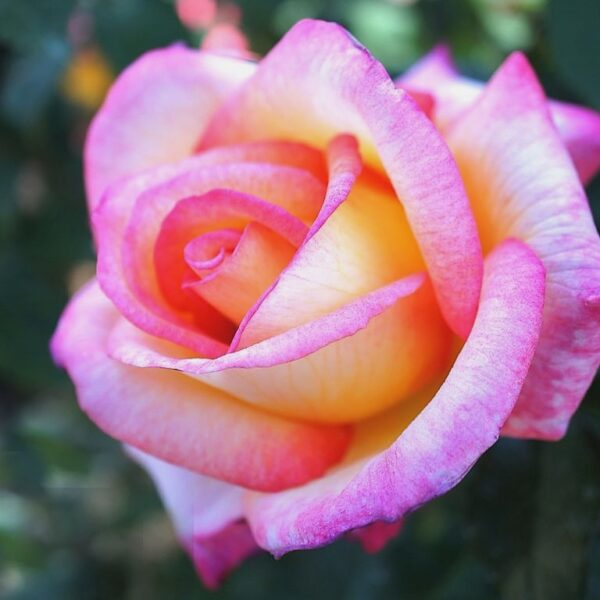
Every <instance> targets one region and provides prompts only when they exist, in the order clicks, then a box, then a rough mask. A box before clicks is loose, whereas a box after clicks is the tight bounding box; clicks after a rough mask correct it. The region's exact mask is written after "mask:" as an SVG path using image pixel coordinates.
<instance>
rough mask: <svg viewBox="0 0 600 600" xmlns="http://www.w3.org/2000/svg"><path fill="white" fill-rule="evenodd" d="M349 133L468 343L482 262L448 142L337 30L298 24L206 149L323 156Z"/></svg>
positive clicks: (233, 102)
mask: <svg viewBox="0 0 600 600" xmlns="http://www.w3.org/2000/svg"><path fill="white" fill-rule="evenodd" d="M337 133H351V134H353V135H355V136H356V137H357V139H358V140H359V142H360V144H361V152H362V154H363V156H364V157H365V160H366V161H367V163H369V164H370V165H371V166H375V167H379V166H380V164H381V163H383V165H384V167H385V170H386V172H387V175H388V176H389V178H390V180H391V182H392V184H393V186H394V189H395V190H396V193H397V196H398V198H399V199H400V200H401V202H402V203H403V205H404V208H405V209H406V214H407V217H408V220H409V222H410V224H411V227H412V230H413V232H414V233H415V237H416V239H417V241H418V243H419V245H420V247H421V251H422V253H423V257H424V259H425V262H426V263H427V267H428V271H429V273H430V275H431V277H432V280H433V283H434V286H435V290H436V294H437V296H438V299H439V301H440V305H441V307H442V311H443V314H444V316H445V317H446V319H447V321H448V323H449V324H450V326H451V327H452V329H453V330H454V331H456V332H457V333H458V334H459V335H461V336H463V337H464V336H466V335H467V333H468V331H469V329H470V327H471V324H472V322H473V318H474V316H475V312H476V310H477V303H478V300H479V293H480V287H481V276H482V257H481V248H480V245H479V239H478V237H477V230H476V226H475V223H474V220H473V216H472V214H471V212H470V209H469V206H468V201H467V199H466V196H465V193H464V189H463V186H462V182H461V180H460V176H459V173H458V171H457V169H456V166H455V164H454V161H453V159H452V156H451V154H450V153H449V151H448V148H447V147H446V145H445V143H444V141H443V140H442V138H441V137H440V135H439V134H438V132H437V130H436V129H435V127H434V126H433V125H432V124H431V122H430V121H429V119H428V118H427V117H426V116H425V114H424V113H423V112H422V111H421V110H420V109H419V107H418V106H417V105H416V104H415V103H414V101H413V100H412V99H411V98H410V96H409V95H408V94H407V93H406V92H403V91H402V90H399V89H397V88H396V87H395V86H394V84H393V82H392V81H391V80H390V79H389V77H388V75H387V73H386V72H385V70H384V68H383V66H382V65H381V64H380V63H378V62H377V61H376V60H375V59H374V58H373V57H372V56H371V55H370V54H369V53H368V52H367V51H366V50H365V49H364V48H363V47H362V46H359V45H358V43H357V42H356V41H355V40H354V39H353V38H351V37H350V35H349V34H348V33H347V32H346V31H345V30H344V29H342V28H341V27H339V26H338V25H335V24H331V23H324V22H318V21H301V22H300V23H298V24H297V25H295V26H294V27H293V28H292V29H291V30H290V31H289V32H288V34H287V35H286V36H285V37H284V38H283V39H282V41H281V42H280V43H279V44H278V45H277V46H276V47H275V48H274V49H273V50H272V51H271V52H270V53H269V54H268V55H267V56H266V57H265V58H264V59H263V60H262V61H261V63H260V66H259V67H258V69H257V71H256V73H255V74H254V75H253V76H252V77H251V78H250V79H249V80H248V81H247V82H246V83H245V84H244V85H243V86H241V88H240V89H239V91H238V92H236V94H234V95H233V96H232V97H231V98H230V99H228V101H227V102H225V103H224V104H223V106H222V107H221V108H220V109H219V111H218V112H217V113H216V115H215V117H214V118H213V119H212V120H211V123H210V125H209V127H208V129H207V131H206V134H205V136H204V141H203V147H211V146H213V145H218V144H229V143H233V142H239V141H247V140H256V139H261V138H265V137H267V138H268V137H273V138H283V139H290V140H296V141H303V142H306V143H310V144H311V145H317V146H319V147H324V146H325V145H326V144H327V142H328V141H329V140H330V139H331V138H332V137H333V136H334V135H335V134H337Z"/></svg>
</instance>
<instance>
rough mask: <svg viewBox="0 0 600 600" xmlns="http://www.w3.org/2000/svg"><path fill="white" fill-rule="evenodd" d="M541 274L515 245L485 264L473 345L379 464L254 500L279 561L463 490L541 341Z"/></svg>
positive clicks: (259, 532) (255, 528)
mask: <svg viewBox="0 0 600 600" xmlns="http://www.w3.org/2000/svg"><path fill="white" fill-rule="evenodd" d="M543 298H544V270H543V267H542V265H541V263H540V262H539V260H538V259H537V258H536V256H535V255H534V254H533V252H531V251H530V250H529V249H528V248H527V247H526V246H525V245H524V244H522V243H520V242H517V241H508V242H505V243H504V244H502V245H501V246H500V247H499V248H497V249H496V250H495V251H494V252H493V253H492V254H491V255H490V256H489V257H488V258H487V260H486V275H485V279H484V284H483V289H482V296H481V303H480V306H479V311H478V313H477V319H476V321H475V324H474V326H473V330H472V332H471V335H470V336H469V338H468V339H467V341H466V342H465V345H464V347H463V348H462V350H461V352H460V354H459V356H458V358H457V360H456V362H455V364H454V366H453V367H452V370H451V371H450V374H449V375H448V377H447V379H446V380H445V382H444V383H443V385H442V386H441V388H440V389H439V390H438V392H437V394H435V396H434V397H433V399H432V400H431V401H430V402H429V403H428V404H427V406H426V407H425V408H424V409H423V410H422V411H421V412H420V413H419V414H418V415H417V416H416V418H414V420H413V421H412V422H410V424H407V426H406V425H405V429H404V430H399V431H398V432H397V435H398V437H397V440H396V441H395V442H394V443H393V444H392V445H391V446H390V447H389V448H387V449H386V450H383V451H381V452H380V453H379V454H377V455H375V456H374V457H372V458H370V459H369V458H367V459H363V460H362V461H358V462H355V463H350V464H347V463H346V462H344V464H343V465H341V466H340V467H339V468H336V469H334V470H333V471H331V472H330V473H328V474H327V475H326V476H324V477H323V478H321V479H318V480H315V481H312V482H310V483H308V484H305V485H304V486H301V487H298V488H295V489H293V490H286V491H283V492H280V493H277V494H252V495H251V496H250V497H249V498H248V499H247V502H246V506H247V510H246V514H247V518H248V521H249V523H250V526H251V528H252V532H253V534H254V536H255V538H256V540H257V542H258V544H259V545H260V546H261V547H263V548H265V549H267V550H269V551H270V552H272V553H273V554H275V555H276V556H280V555H282V554H284V553H285V552H288V551H290V550H296V549H302V548H312V547H315V546H319V545H322V544H326V543H328V542H331V541H332V540H333V539H335V538H336V537H338V536H340V535H341V534H343V533H345V532H347V531H350V530H353V529H356V528H357V527H363V526H365V525H368V524H370V523H372V522H374V521H387V522H392V521H397V520H398V519H399V518H401V517H402V516H403V515H405V514H406V513H407V512H408V511H410V510H413V509H415V508H417V507H418V506H420V505H422V504H423V503H424V502H426V501H428V500H430V499H432V498H434V497H436V496H438V495H440V494H442V493H444V492H446V491H447V490H449V489H450V488H451V487H453V486H454V485H456V483H458V482H459V481H460V480H461V479H462V478H463V477H464V475H465V474H466V473H467V471H468V470H469V469H470V468H471V466H472V465H473V463H474V462H475V461H476V460H477V459H478V458H479V456H480V455H481V454H482V453H483V452H485V451H486V450H487V449H488V448H489V447H490V446H491V445H492V444H493V443H494V442H495V441H496V439H497V438H498V435H499V433H500V430H501V428H502V425H503V423H504V421H505V420H506V418H507V417H508V415H509V414H510V412H511V410H512V408H513V406H514V403H515V401H516V399H517V397H518V395H519V392H520V390H521V386H522V384H523V381H524V380H525V376H526V374H527V371H528V368H529V364H530V362H531V359H532V357H533V353H534V350H535V346H536V343H537V340H538V336H539V331H540V326H541V321H542V307H543Z"/></svg>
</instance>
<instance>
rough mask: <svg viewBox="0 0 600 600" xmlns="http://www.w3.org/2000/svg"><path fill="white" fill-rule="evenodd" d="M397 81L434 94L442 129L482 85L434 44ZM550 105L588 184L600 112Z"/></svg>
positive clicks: (599, 146) (597, 157)
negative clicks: (460, 71)
mask: <svg viewBox="0 0 600 600" xmlns="http://www.w3.org/2000/svg"><path fill="white" fill-rule="evenodd" d="M398 83H399V84H400V85H402V86H405V85H407V86H409V87H411V88H414V89H416V90H421V91H424V92H428V93H430V94H432V95H433V97H434V109H433V117H434V121H435V123H436V124H437V125H438V127H440V128H441V129H442V131H446V130H448V128H449V127H450V126H451V125H452V123H454V122H455V121H456V119H458V118H459V117H460V116H461V115H462V114H463V113H464V112H465V110H466V109H468V108H469V106H471V104H472V103H473V102H474V101H475V100H476V99H477V98H478V97H479V95H480V94H481V90H482V89H483V87H484V84H482V83H481V82H479V81H475V80H472V79H468V78H467V77H461V76H460V75H459V74H458V72H457V70H456V67H455V65H454V62H453V61H452V57H451V55H450V50H449V49H448V48H447V47H446V46H443V45H440V46H436V47H435V48H434V49H433V50H432V51H431V52H430V53H429V54H428V55H427V56H425V57H424V58H423V59H421V60H420V61H419V62H418V63H417V64H415V65H414V66H413V67H412V68H411V69H410V70H409V71H408V72H407V73H405V74H404V75H403V76H402V77H401V78H400V79H399V80H398ZM549 107H550V113H551V115H552V120H553V121H554V124H555V125H556V128H557V129H558V133H559V134H560V137H561V139H562V141H563V143H564V144H565V146H566V147H567V150H568V151H569V154H570V155H571V159H572V160H573V163H574V164H575V168H576V169H577V172H578V174H579V178H580V179H581V181H582V182H583V183H587V182H588V181H590V180H591V179H592V177H593V176H594V175H595V174H596V172H597V171H598V169H599V168H600V115H599V114H598V113H597V112H595V111H593V110H590V109H587V108H583V107H581V106H576V105H575V104H567V103H566V102H558V101H555V100H550V101H549Z"/></svg>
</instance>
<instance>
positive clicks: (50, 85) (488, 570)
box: [0, 0, 600, 600]
mask: <svg viewBox="0 0 600 600" xmlns="http://www.w3.org/2000/svg"><path fill="white" fill-rule="evenodd" d="M239 4H240V5H241V7H242V9H243V14H244V20H243V27H244V29H245V31H246V32H247V33H248V34H249V36H250V39H251V43H252V48H253V50H255V51H257V52H259V53H263V52H265V51H267V50H268V49H269V48H270V47H271V46H272V44H273V43H274V42H276V41H277V39H278V38H279V37H280V36H281V35H282V33H283V32H284V31H285V30H286V29H287V28H288V27H289V26H290V25H291V24H292V23H293V22H294V21H295V20H297V19H298V18H301V17H304V16H315V17H322V18H328V19H333V20H337V21H340V22H341V23H343V24H344V25H346V26H347V27H348V28H349V29H350V30H351V31H352V32H353V33H354V34H355V35H356V36H357V37H358V38H359V39H360V40H361V41H363V42H364V43H365V44H366V45H368V46H369V47H370V48H371V49H372V50H373V52H374V53H375V54H376V55H377V56H379V57H380V58H381V59H382V60H383V61H384V62H385V64H386V65H387V66H388V67H389V69H390V71H392V72H394V73H395V72H398V71H399V70H401V69H403V68H405V67H406V66H407V65H409V64H410V63H411V62H412V61H414V60H415V59H416V58H417V57H418V56H419V55H420V54H422V53H423V52H424V51H426V50H427V49H428V48H430V47H431V45H432V44H434V43H435V42H436V41H438V40H441V39H445V40H447V41H448V42H449V43H450V44H451V45H452V47H453V49H454V51H455V53H456V54H457V57H458V60H459V62H460V64H461V65H462V67H463V68H464V69H465V70H466V71H467V72H468V73H470V74H472V75H479V76H482V77H487V76H488V75H489V74H490V73H491V72H492V71H493V69H494V68H495V67H497V66H498V64H499V63H500V62H501V60H502V58H503V57H504V56H506V54H507V53H508V52H510V51H511V50H513V49H516V48H520V49H524V50H525V51H526V52H527V53H528V55H529V56H530V58H531V60H532V62H533V63H534V66H535V67H536V70H537V71H538V73H539V75H540V77H541V79H542V81H543V83H544V85H545V87H546V89H547V91H548V92H549V93H550V94H551V95H553V96H555V97H558V98H562V99H567V100H572V101H577V102H581V103H585V104H588V105H590V106H593V107H595V108H596V109H598V108H599V107H600V65H599V58H600V48H599V44H598V40H599V34H598V31H599V30H600V3H599V2H598V1H597V0H551V1H550V2H546V1H545V0H511V1H509V0H496V1H492V0H487V1H486V0H420V1H419V2H414V3H406V2H398V1H396V2H395V3H394V2H391V1H390V2H386V1H384V0H379V1H365V0H334V1H330V2H326V1H318V0H285V1H280V0H264V1H263V0H252V1H251V0H246V1H243V2H239ZM75 8H79V9H80V10H85V11H88V12H89V13H90V14H91V15H93V17H94V19H95V30H94V31H95V34H94V35H95V39H96V42H97V44H98V45H99V47H100V48H101V49H102V51H103V53H104V54H105V55H106V57H107V60H108V61H109V62H110V64H111V65H112V68H113V69H114V70H115V71H118V70H120V69H122V68H123V67H124V66H125V65H127V64H128V63H129V62H131V61H132V60H133V59H134V58H135V57H136V56H138V55H139V54H140V53H141V52H143V51H144V50H146V49H149V48H153V47H156V46H160V45H164V44H167V43H170V42H171V41H174V40H177V39H187V40H188V41H190V42H192V41H193V42H194V43H197V41H198V39H197V35H196V34H191V33H190V32H187V31H186V30H185V29H184V28H183V27H182V26H181V25H180V24H179V22H178V21H177V19H176V17H175V14H174V11H173V6H172V4H171V3H170V2H167V1H163V0H87V1H85V0H81V1H80V2H75V1H74V0H0V435H1V439H0V597H2V598H6V599H7V600H17V599H19V600H25V599H35V600H55V599H56V600H65V599H66V600H70V599H74V600H76V599H77V600H78V599H84V600H88V599H90V600H91V599H102V600H104V599H108V598H110V599H112V598H116V599H121V598H123V599H127V600H138V599H139V600H153V599H161V600H162V599H169V600H170V599H175V600H179V599H195V598H203V597H209V596H210V597H213V598H229V599H232V598H236V599H249V600H251V599H255V598H256V599H259V598H261V599H262V598H286V599H287V598H292V599H295V598H303V599H310V600H313V599H315V600H318V599H319V598H343V599H363V598H368V599H379V598H381V599H384V598H390V599H391V598H395V599H411V600H412V599H417V600H422V599H423V600H450V599H456V600H470V599H485V600H488V599H490V600H494V599H497V598H498V599H499V598H502V599H511V600H512V599H535V600H542V599H543V600H551V599H557V600H570V599H577V600H580V599H581V600H596V599H600V519H599V517H600V512H599V508H600V403H599V401H598V398H597V391H598V390H597V388H596V390H595V391H594V390H592V391H591V392H590V394H589V395H588V398H587V399H586V400H585V402H584V404H583V406H582V408H581V409H580V411H579V413H578V415H577V417H576V418H575V419H574V421H573V423H572V425H571V428H570V431H569V434H568V435H567V437H566V438H565V439H564V440H563V441H561V442H559V443H547V444H544V443H539V442H523V441H514V440H502V441H501V442H500V443H498V444H497V445H496V446H495V447H494V448H493V449H492V450H490V451H489V452H488V453H487V454H486V456H484V457H483V458H482V459H481V460H480V461H479V463H478V464H477V465H476V466H475V468H474V469H473V470H472V471H471V473H470V474H469V475H468V477H467V478H466V479H465V481H464V482H463V483H462V484H461V485H460V486H459V487H458V488H457V489H456V490H454V491H452V492H451V493H449V494H448V495H446V496H445V497H443V498H440V499H438V500H436V501H434V502H432V503H431V504H429V505H428V506H426V507H424V508H423V509H421V510H420V511H418V512H417V513H416V514H415V515H413V516H412V517H410V518H409V519H408V523H407V526H406V528H405V530H404V532H403V534H402V535H401V536H400V537H399V538H398V539H397V540H395V541H394V542H392V543H390V545H389V546H388V548H387V549H386V550H385V551H383V552H382V553H380V554H378V555H372V556H369V555H366V554H364V553H363V552H362V551H361V550H360V548H359V547H358V545H357V544H355V543H351V542H346V541H341V542H338V543H336V544H334V545H332V546H330V547H328V548H325V549H322V550H317V551H312V552H299V553H293V554H291V555H289V556H286V557H284V558H283V559H281V560H280V561H277V562H276V561H274V560H273V559H271V558H270V557H269V556H267V555H263V556H260V557H257V558H255V559H252V560H250V561H248V562H247V563H246V564H245V565H244V566H243V567H241V568H240V569H239V570H238V571H237V572H236V573H235V574H234V575H233V576H232V577H231V578H230V579H229V580H228V581H227V582H226V584H225V585H224V586H223V588H222V589H221V590H220V591H219V592H217V593H216V594H215V593H209V592H207V591H205V590H204V589H203V587H202V585H201V584H200V583H199V582H198V581H197V579H196V576H195V574H194V572H193V569H192V567H191V565H190V563H189V562H188V560H187V557H186V556H185V555H184V554H183V552H181V551H180V550H179V549H178V548H177V546H176V544H175V542H174V539H173V535H172V533H171V530H170V526H169V524H168V522H167V520H166V517H165V515H164V513H163V511H162V508H161V506H160V502H159V500H158V498H157V496H156V494H155V492H154V490H153V487H152V485H151V484H150V482H149V480H148V479H147V478H146V476H145V475H144V473H143V472H141V471H140V470H139V469H137V468H136V467H135V466H134V465H132V464H131V463H130V462H129V461H128V460H127V459H125V458H124V457H123V455H122V454H121V451H120V447H119V445H118V444H117V443H116V442H114V441H112V440H110V439H109V438H107V437H105V436H104V435H102V434H101V433H99V432H98V431H97V430H96V429H95V428H94V426H93V425H91V424H90V423H89V422H88V421H87V420H86V418H85V417H84V416H83V415H82V414H80V412H79V410H78V408H77V406H76V402H75V398H74V395H73V390H72V388H71V386H70V384H69V382H68V380H67V378H66V376H65V375H64V374H63V373H61V372H59V371H58V370H56V369H55V368H54V366H53V365H52V362H51V360H50V357H49V355H48V351H47V343H48V338H49V336H50V335H51V332H52V330H53V327H54V325H55V323H56V320H57V317H58V315H59V313H60V310H61V308H62V307H63V305H64V304H65V302H66V301H67V295H68V293H67V281H68V278H69V275H68V274H69V273H72V270H73V268H74V267H75V266H76V265H78V264H80V263H81V261H91V260H93V251H92V246H91V243H90V236H89V231H88V228H87V221H86V219H87V217H86V212H85V201H84V196H83V182H82V177H81V158H80V151H81V148H80V146H81V139H82V132H83V131H84V129H85V125H86V123H87V121H88V120H89V117H90V115H89V114H88V113H87V112H86V111H85V109H82V108H78V107H77V106H74V105H73V104H71V103H70V102H69V101H67V100H66V99H65V98H64V97H63V96H62V95H61V93H60V88H59V81H60V78H61V76H62V73H63V71H64V68H65V66H66V65H67V64H68V62H69V60H70V58H71V55H72V53H73V49H72V48H71V47H70V44H69V42H68V40H67V36H66V22H67V19H68V17H69V15H70V14H71V13H72V11H73V10H74V9H75ZM599 196H600V184H599V182H598V180H597V181H596V182H594V183H593V184H592V186H591V188H590V199H591V202H592V204H593V206H594V208H595V210H596V209H597V207H598V201H599Z"/></svg>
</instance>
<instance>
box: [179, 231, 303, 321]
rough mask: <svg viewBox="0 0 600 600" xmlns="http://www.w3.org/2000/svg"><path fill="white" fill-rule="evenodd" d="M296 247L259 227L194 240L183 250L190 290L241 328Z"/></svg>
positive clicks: (221, 232) (214, 234)
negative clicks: (246, 315) (187, 268)
mask: <svg viewBox="0 0 600 600" xmlns="http://www.w3.org/2000/svg"><path fill="white" fill-rule="evenodd" d="M295 250H296V249H295V247H294V246H293V245H292V244H291V243H290V242H289V241H287V240H285V239H283V238H282V237H281V236H279V235H278V234H277V233H275V232H273V231H271V230H270V229H269V228H267V227H265V226H264V225H261V224H259V223H256V222H252V223H249V224H248V225H246V226H245V227H244V228H243V230H241V231H239V230H234V229H223V230H220V231H214V232H209V233H206V234H204V235H200V236H198V237H196V238H194V239H193V240H191V241H190V242H189V243H188V244H187V245H186V247H185V249H184V257H185V262H186V263H187V265H188V266H189V267H190V270H191V272H192V273H193V276H190V274H188V275H187V276H186V277H185V279H184V282H183V287H184V288H185V289H188V290H192V291H193V292H194V293H196V294H198V296H200V297H201V298H203V299H204V300H206V302H208V303H209V304H210V305H211V306H213V307H214V308H216V309H217V310H218V311H219V312H221V313H222V314H223V315H225V316H226V317H227V318H228V319H230V320H231V321H233V322H234V323H236V324H239V323H240V321H241V320H242V319H243V317H244V315H245V314H246V313H247V312H248V311H249V310H250V309H251V308H252V306H254V304H255V303H256V302H257V301H258V299H259V298H260V296H261V295H262V294H263V292H264V291H265V290H267V289H268V288H269V287H270V285H271V284H272V283H273V282H274V281H275V279H276V278H277V276H278V275H279V273H281V271H282V270H283V269H284V268H285V267H286V265H287V264H288V263H289V262H290V260H291V259H292V257H293V255H294V252H295Z"/></svg>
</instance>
